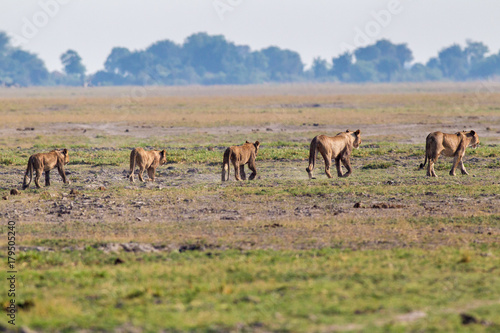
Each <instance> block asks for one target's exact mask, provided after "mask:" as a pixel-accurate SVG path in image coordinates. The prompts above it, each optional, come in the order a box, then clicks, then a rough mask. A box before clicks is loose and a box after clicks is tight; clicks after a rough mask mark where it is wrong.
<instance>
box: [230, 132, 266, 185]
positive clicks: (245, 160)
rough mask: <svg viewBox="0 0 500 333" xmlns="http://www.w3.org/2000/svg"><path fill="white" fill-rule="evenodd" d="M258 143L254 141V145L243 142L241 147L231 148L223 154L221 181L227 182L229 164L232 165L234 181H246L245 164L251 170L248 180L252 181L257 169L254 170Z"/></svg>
mask: <svg viewBox="0 0 500 333" xmlns="http://www.w3.org/2000/svg"><path fill="white" fill-rule="evenodd" d="M259 147H260V142H259V141H255V142H254V143H251V142H248V141H247V142H245V144H243V145H241V146H231V147H229V148H227V149H226V151H225V152H224V158H223V161H222V177H221V178H222V181H226V180H229V162H230V161H231V163H233V166H234V173H235V175H234V176H235V178H236V180H240V176H241V179H243V180H246V175H245V164H248V168H249V169H250V170H252V174H251V175H250V178H249V180H253V179H254V178H255V176H256V175H257V169H256V168H255V157H256V156H257V152H258V151H259ZM226 171H227V179H226Z"/></svg>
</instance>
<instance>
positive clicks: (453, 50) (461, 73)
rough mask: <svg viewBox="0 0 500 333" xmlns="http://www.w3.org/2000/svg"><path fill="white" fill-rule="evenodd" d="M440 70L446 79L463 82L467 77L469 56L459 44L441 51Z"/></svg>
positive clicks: (439, 56) (439, 55)
mask: <svg viewBox="0 0 500 333" xmlns="http://www.w3.org/2000/svg"><path fill="white" fill-rule="evenodd" d="M438 58H439V64H440V69H441V71H442V72H443V75H444V76H445V77H448V78H451V79H455V80H463V79H465V78H466V76H467V70H468V68H467V67H468V63H467V56H466V54H465V53H464V52H463V50H462V48H461V47H460V45H458V44H454V45H452V46H450V47H447V48H445V49H443V50H441V51H440V52H439V54H438Z"/></svg>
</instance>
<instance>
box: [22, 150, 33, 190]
mask: <svg viewBox="0 0 500 333" xmlns="http://www.w3.org/2000/svg"><path fill="white" fill-rule="evenodd" d="M28 178H29V181H28ZM32 179H33V156H30V158H29V159H28V166H27V168H26V173H25V174H24V179H23V190H24V189H26V188H27V187H28V186H30V184H31V180H32Z"/></svg>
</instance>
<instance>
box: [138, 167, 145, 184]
mask: <svg viewBox="0 0 500 333" xmlns="http://www.w3.org/2000/svg"><path fill="white" fill-rule="evenodd" d="M145 170H146V168H145V167H143V166H141V167H140V168H139V180H140V181H141V182H144V178H142V174H143V173H144V171H145Z"/></svg>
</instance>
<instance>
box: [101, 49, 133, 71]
mask: <svg viewBox="0 0 500 333" xmlns="http://www.w3.org/2000/svg"><path fill="white" fill-rule="evenodd" d="M129 56H130V51H129V50H128V49H127V48H125V47H114V48H113V49H112V50H111V53H110V54H109V56H108V57H107V58H106V62H105V63H104V68H105V69H106V71H108V72H111V73H115V74H118V73H120V74H125V69H124V65H123V63H124V61H125V59H126V58H127V57H129Z"/></svg>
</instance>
